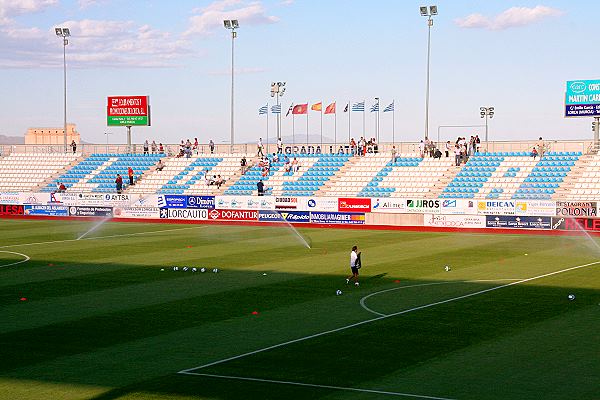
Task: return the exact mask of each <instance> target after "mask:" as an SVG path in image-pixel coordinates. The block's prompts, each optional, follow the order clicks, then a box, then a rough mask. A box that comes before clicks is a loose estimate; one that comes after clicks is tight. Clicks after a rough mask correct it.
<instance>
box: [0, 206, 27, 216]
mask: <svg viewBox="0 0 600 400" xmlns="http://www.w3.org/2000/svg"><path fill="white" fill-rule="evenodd" d="M24 211H25V209H24V208H23V206H22V205H20V204H0V215H23V213H24Z"/></svg>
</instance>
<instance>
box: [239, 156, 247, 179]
mask: <svg viewBox="0 0 600 400" xmlns="http://www.w3.org/2000/svg"><path fill="white" fill-rule="evenodd" d="M247 166H248V161H246V157H242V159H241V160H240V169H241V173H242V175H244V174H245V173H246V167H247Z"/></svg>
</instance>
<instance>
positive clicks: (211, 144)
mask: <svg viewBox="0 0 600 400" xmlns="http://www.w3.org/2000/svg"><path fill="white" fill-rule="evenodd" d="M208 147H209V148H210V154H215V142H213V140H212V139H210V140H209V141H208Z"/></svg>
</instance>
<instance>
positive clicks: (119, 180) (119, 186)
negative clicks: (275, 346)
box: [115, 174, 123, 194]
mask: <svg viewBox="0 0 600 400" xmlns="http://www.w3.org/2000/svg"><path fill="white" fill-rule="evenodd" d="M115 184H116V187H117V193H118V194H121V192H122V191H123V178H121V175H119V174H117V179H115Z"/></svg>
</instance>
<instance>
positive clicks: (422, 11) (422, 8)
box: [419, 6, 427, 17]
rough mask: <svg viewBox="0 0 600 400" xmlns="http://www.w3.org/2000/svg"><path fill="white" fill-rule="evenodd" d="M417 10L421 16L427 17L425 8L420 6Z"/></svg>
mask: <svg viewBox="0 0 600 400" xmlns="http://www.w3.org/2000/svg"><path fill="white" fill-rule="evenodd" d="M419 10H420V11H421V15H422V16H424V17H425V16H427V7H425V6H421V7H419Z"/></svg>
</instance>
